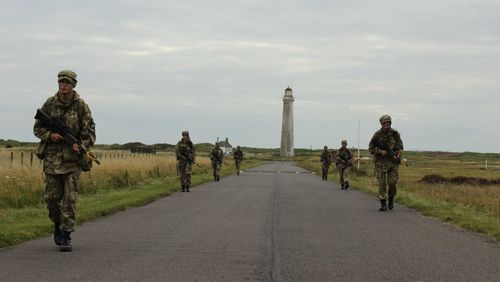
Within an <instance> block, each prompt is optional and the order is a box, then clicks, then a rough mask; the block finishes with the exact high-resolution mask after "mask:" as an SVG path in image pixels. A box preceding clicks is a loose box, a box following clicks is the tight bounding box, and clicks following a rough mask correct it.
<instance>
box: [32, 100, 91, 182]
mask: <svg viewBox="0 0 500 282" xmlns="http://www.w3.org/2000/svg"><path fill="white" fill-rule="evenodd" d="M42 110H43V111H45V112H46V113H47V114H48V115H50V116H51V117H53V118H59V119H60V120H62V121H63V122H64V123H65V124H66V125H67V126H68V128H69V129H70V133H71V134H72V135H73V136H75V137H76V138H77V139H79V140H80V141H82V145H83V146H85V147H87V148H89V147H91V146H92V145H94V142H95V138H96V132H95V123H94V120H93V119H92V113H91V111H90V108H89V106H88V105H87V104H86V103H85V101H84V100H83V99H82V98H80V96H79V95H78V93H77V92H76V91H74V93H73V100H72V101H71V102H70V103H69V104H65V103H63V102H62V101H61V100H60V99H59V97H58V94H57V93H56V95H54V96H52V97H50V98H48V99H47V101H46V102H45V103H44V104H43V106H42ZM33 133H34V134H35V136H36V137H38V138H40V140H41V142H42V143H43V145H44V146H43V148H44V149H43V153H42V159H43V171H44V172H45V173H50V174H66V173H70V172H75V171H80V169H81V165H82V162H84V161H85V159H84V158H85V155H84V154H77V153H76V152H75V151H73V148H72V145H73V144H68V143H66V142H64V141H61V142H58V143H53V142H51V141H50V133H51V132H50V131H49V130H48V129H47V128H45V127H43V125H42V123H41V122H40V121H39V120H35V125H34V127H33Z"/></svg>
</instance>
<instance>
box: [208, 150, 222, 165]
mask: <svg viewBox="0 0 500 282" xmlns="http://www.w3.org/2000/svg"><path fill="white" fill-rule="evenodd" d="M223 159H224V152H223V151H222V149H221V148H216V147H214V148H213V149H212V152H210V160H211V161H212V162H213V163H218V164H221V163H222V161H223Z"/></svg>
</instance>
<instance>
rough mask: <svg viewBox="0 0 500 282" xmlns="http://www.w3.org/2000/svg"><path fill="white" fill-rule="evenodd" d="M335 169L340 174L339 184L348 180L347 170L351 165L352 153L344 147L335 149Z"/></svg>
mask: <svg viewBox="0 0 500 282" xmlns="http://www.w3.org/2000/svg"><path fill="white" fill-rule="evenodd" d="M336 165H337V170H338V172H339V176H340V184H342V183H345V182H348V181H349V171H350V167H351V166H352V154H351V151H350V150H349V149H347V148H346V147H340V148H339V149H338V150H337V161H336Z"/></svg>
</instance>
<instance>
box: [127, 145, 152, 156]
mask: <svg viewBox="0 0 500 282" xmlns="http://www.w3.org/2000/svg"><path fill="white" fill-rule="evenodd" d="M130 152H131V153H132V154H156V147H154V146H133V147H130Z"/></svg>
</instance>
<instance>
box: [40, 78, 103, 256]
mask: <svg viewBox="0 0 500 282" xmlns="http://www.w3.org/2000/svg"><path fill="white" fill-rule="evenodd" d="M57 77H58V78H57V81H58V84H59V91H58V92H57V93H56V94H55V95H54V96H52V97H49V98H48V99H47V101H46V102H45V103H44V104H43V106H42V108H41V110H43V111H44V112H45V113H47V115H49V116H50V118H57V119H59V120H60V121H61V122H62V124H64V125H65V126H66V127H67V128H68V129H69V131H70V132H71V134H72V135H74V137H76V138H77V139H78V140H79V141H80V142H81V144H77V143H75V144H69V143H68V142H66V139H64V137H63V136H61V134H59V133H56V132H53V131H51V129H49V128H48V125H46V124H43V123H42V121H41V120H39V119H37V120H36V121H35V125H34V127H33V132H34V134H35V136H36V137H38V138H40V139H41V142H40V146H39V149H38V150H37V155H38V157H40V158H41V159H43V172H44V173H45V182H46V187H45V196H44V198H45V202H46V203H47V209H48V210H49V218H50V220H51V221H52V222H53V223H54V242H55V243H56V244H57V245H59V246H60V251H62V252H66V251H71V250H72V246H71V232H74V231H75V214H76V199H77V194H78V190H79V187H78V186H79V180H80V173H81V171H82V169H83V170H85V171H87V170H90V165H91V161H90V164H89V160H88V159H87V156H86V155H85V154H84V153H82V152H81V146H84V147H87V148H88V147H90V146H92V145H94V142H95V138H96V133H95V123H94V120H93V119H92V114H91V111H90V108H89V106H88V105H87V104H86V103H85V101H84V100H83V99H82V98H81V97H80V95H79V94H78V93H77V92H76V91H75V90H73V89H74V88H75V87H76V83H77V79H76V73H75V72H73V71H70V70H63V71H61V72H59V74H58V75H57Z"/></svg>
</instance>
